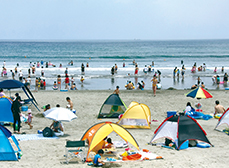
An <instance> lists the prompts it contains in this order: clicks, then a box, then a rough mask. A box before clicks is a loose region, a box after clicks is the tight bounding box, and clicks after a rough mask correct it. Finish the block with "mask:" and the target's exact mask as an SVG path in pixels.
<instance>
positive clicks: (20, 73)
mask: <svg viewBox="0 0 229 168" xmlns="http://www.w3.org/2000/svg"><path fill="white" fill-rule="evenodd" d="M18 76H19V81H20V82H22V79H23V73H22V71H21V70H20V72H19V74H18Z"/></svg>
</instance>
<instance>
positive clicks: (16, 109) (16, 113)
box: [11, 96, 21, 134]
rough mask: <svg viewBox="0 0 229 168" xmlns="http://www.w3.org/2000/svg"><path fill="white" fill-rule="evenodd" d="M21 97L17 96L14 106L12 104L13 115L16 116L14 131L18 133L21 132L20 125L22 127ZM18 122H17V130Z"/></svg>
mask: <svg viewBox="0 0 229 168" xmlns="http://www.w3.org/2000/svg"><path fill="white" fill-rule="evenodd" d="M20 101H21V97H20V96H17V98H16V99H15V100H14V102H13V104H12V106H11V111H12V113H13V117H14V123H13V129H14V133H18V134H20V127H21V119H20V114H21V111H20V106H21V103H20ZM16 123H17V125H18V126H17V130H16Z"/></svg>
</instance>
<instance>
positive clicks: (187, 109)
mask: <svg viewBox="0 0 229 168" xmlns="http://www.w3.org/2000/svg"><path fill="white" fill-rule="evenodd" d="M190 111H195V109H194V108H193V107H192V106H191V103H190V102H188V103H187V105H186V108H185V111H184V113H186V112H190Z"/></svg>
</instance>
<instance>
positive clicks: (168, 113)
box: [167, 111, 177, 118]
mask: <svg viewBox="0 0 229 168" xmlns="http://www.w3.org/2000/svg"><path fill="white" fill-rule="evenodd" d="M176 114H177V112H176V111H167V118H168V117H170V116H173V115H176Z"/></svg>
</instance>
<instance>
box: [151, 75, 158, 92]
mask: <svg viewBox="0 0 229 168" xmlns="http://www.w3.org/2000/svg"><path fill="white" fill-rule="evenodd" d="M151 82H153V84H152V85H153V94H154V96H156V90H157V78H156V75H154V76H153V79H152V80H151Z"/></svg>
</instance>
